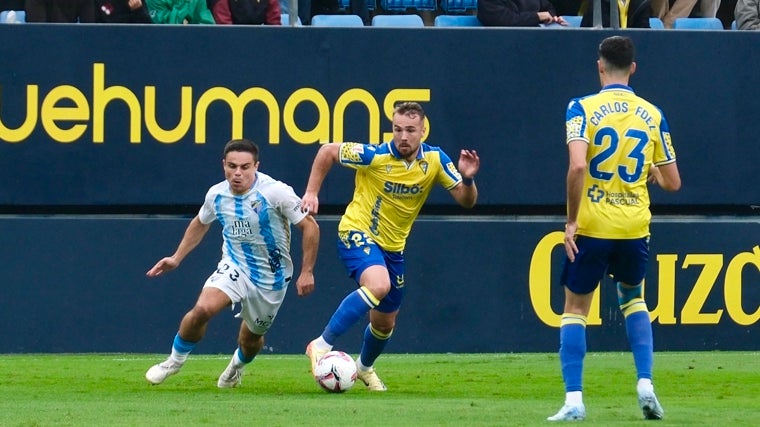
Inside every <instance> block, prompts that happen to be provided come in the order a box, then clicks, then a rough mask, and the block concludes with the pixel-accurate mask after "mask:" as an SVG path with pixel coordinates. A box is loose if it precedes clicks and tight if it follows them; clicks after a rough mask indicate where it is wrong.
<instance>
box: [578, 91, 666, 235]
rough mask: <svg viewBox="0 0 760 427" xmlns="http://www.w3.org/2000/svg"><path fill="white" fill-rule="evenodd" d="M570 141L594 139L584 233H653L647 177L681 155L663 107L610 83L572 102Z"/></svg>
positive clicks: (581, 232) (583, 215)
mask: <svg viewBox="0 0 760 427" xmlns="http://www.w3.org/2000/svg"><path fill="white" fill-rule="evenodd" d="M565 125H566V129H567V141H566V142H567V143H569V142H570V141H572V140H577V139H580V140H583V141H585V142H586V143H587V144H588V152H587V154H586V160H587V165H588V168H587V172H586V177H585V178H584V185H583V188H584V190H583V197H582V199H581V204H580V209H579V212H578V232H577V233H578V234H579V235H583V236H589V237H596V238H603V239H635V238H641V237H646V236H649V222H650V219H651V213H650V211H649V192H648V189H647V177H648V175H649V167H650V166H651V165H652V164H655V165H658V166H659V165H665V164H668V163H672V162H675V161H676V155H675V151H674V150H673V145H672V144H671V141H670V129H669V127H668V123H667V121H666V120H665V116H664V114H663V113H662V111H661V110H660V109H659V108H657V107H656V106H655V105H653V104H651V103H649V102H648V101H647V100H645V99H643V98H640V97H638V96H636V94H635V93H634V92H633V90H632V89H631V88H630V87H628V86H625V85H619V84H615V85H608V86H605V87H604V88H602V90H601V91H600V92H599V93H597V94H593V95H589V96H586V97H582V98H575V99H573V100H571V101H570V104H569V105H568V107H567V116H566V121H565Z"/></svg>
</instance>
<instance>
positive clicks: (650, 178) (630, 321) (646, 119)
mask: <svg viewBox="0 0 760 427" xmlns="http://www.w3.org/2000/svg"><path fill="white" fill-rule="evenodd" d="M634 53H635V52H634V46H633V42H632V41H631V39H629V38H628V37H620V36H614V37H609V38H606V39H604V40H603V41H602V43H601V44H600V45H599V60H598V61H597V68H598V71H599V78H600V80H601V84H602V90H601V91H600V92H599V93H597V94H593V95H590V96H586V97H583V98H575V99H573V100H572V101H570V104H569V105H568V107H567V118H566V127H567V148H568V152H569V157H570V162H569V167H568V172H567V223H566V224H565V252H566V255H567V258H566V259H565V262H564V265H563V269H562V277H561V281H560V282H561V284H562V285H563V286H564V287H565V306H564V313H563V314H562V321H561V326H560V349H559V356H560V362H561V366H562V377H563V379H564V382H565V392H566V393H565V405H564V406H563V407H562V408H561V409H560V410H559V412H557V414H555V415H553V416H551V417H549V418H548V420H549V421H569V420H582V419H584V418H585V417H586V409H585V406H584V405H583V395H582V393H583V391H582V390H583V382H582V377H583V359H584V357H585V355H586V317H587V316H588V313H589V309H590V306H591V299H592V295H593V291H594V290H595V289H596V288H597V286H598V284H599V282H600V280H602V279H603V277H604V276H605V274H608V275H610V276H612V280H613V281H614V282H615V283H616V286H617V294H618V303H619V305H620V310H621V311H622V313H623V316H624V317H625V326H626V332H627V336H628V342H629V344H630V347H631V351H632V353H633V360H634V364H635V366H636V373H637V377H638V383H637V386H636V389H637V392H638V399H639V406H640V408H641V410H642V411H643V413H644V418H646V419H661V418H662V416H663V413H664V411H663V409H662V406H661V405H660V403H659V402H658V401H657V397H656V396H655V394H654V387H653V385H652V359H653V356H652V353H653V345H652V326H651V323H650V319H649V311H648V309H647V306H646V303H645V301H644V293H643V289H642V286H643V280H644V275H645V273H646V266H647V261H648V257H649V221H650V216H651V215H650V212H649V194H648V190H647V182H651V183H655V184H658V185H659V186H660V187H661V188H663V189H664V190H667V191H676V190H678V189H679V188H680V187H681V178H680V176H679V173H678V168H677V167H676V156H675V151H674V150H673V146H672V145H671V142H670V130H669V128H668V124H667V121H666V120H665V116H664V115H663V114H662V111H660V110H659V109H658V108H657V107H656V106H654V105H652V104H651V103H649V102H647V101H646V100H644V99H642V98H639V97H638V96H636V95H635V94H634V92H633V90H632V89H631V88H630V87H629V86H628V80H629V79H630V77H631V74H633V73H634V71H636V63H635V62H634Z"/></svg>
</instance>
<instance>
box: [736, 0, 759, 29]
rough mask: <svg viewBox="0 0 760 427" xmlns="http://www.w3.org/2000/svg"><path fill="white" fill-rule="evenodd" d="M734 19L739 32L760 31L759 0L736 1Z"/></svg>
mask: <svg viewBox="0 0 760 427" xmlns="http://www.w3.org/2000/svg"><path fill="white" fill-rule="evenodd" d="M734 18H736V28H738V29H740V30H760V0H737V2H736V9H734Z"/></svg>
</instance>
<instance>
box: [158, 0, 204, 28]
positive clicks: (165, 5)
mask: <svg viewBox="0 0 760 427" xmlns="http://www.w3.org/2000/svg"><path fill="white" fill-rule="evenodd" d="M145 4H146V5H147V6H148V12H149V13H150V18H151V19H152V20H153V22H155V23H156V24H215V23H216V22H215V21H214V16H213V15H212V14H211V11H210V10H209V9H208V7H207V6H206V0H145Z"/></svg>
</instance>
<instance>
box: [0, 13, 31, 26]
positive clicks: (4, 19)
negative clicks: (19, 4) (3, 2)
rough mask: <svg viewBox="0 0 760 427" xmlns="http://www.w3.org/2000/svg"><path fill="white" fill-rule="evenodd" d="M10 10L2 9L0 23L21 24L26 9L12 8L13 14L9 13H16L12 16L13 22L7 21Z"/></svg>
mask: <svg viewBox="0 0 760 427" xmlns="http://www.w3.org/2000/svg"><path fill="white" fill-rule="evenodd" d="M10 12H11V11H10V10H4V11H2V12H0V24H23V23H24V22H26V11H23V10H14V11H13V14H12V15H11V16H13V15H16V16H15V18H13V22H9V21H8V14H9V13H10Z"/></svg>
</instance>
